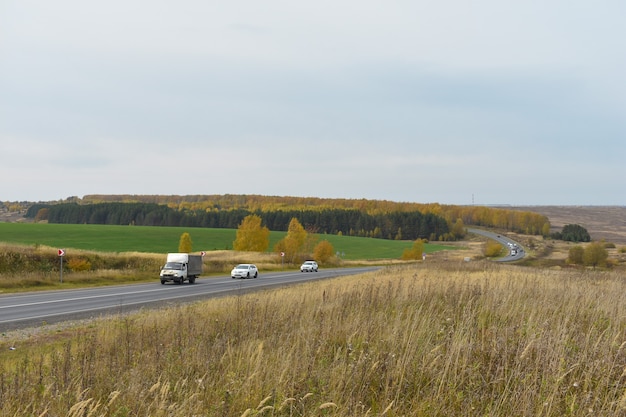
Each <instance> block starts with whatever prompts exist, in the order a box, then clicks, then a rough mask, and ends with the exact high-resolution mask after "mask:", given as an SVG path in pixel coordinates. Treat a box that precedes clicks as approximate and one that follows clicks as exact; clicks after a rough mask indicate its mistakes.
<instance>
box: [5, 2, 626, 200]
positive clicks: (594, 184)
mask: <svg viewBox="0 0 626 417" xmlns="http://www.w3.org/2000/svg"><path fill="white" fill-rule="evenodd" d="M625 19H626V2H624V1H623V0H613V1H610V0H597V1H589V0H584V1H581V0H550V1H544V0H523V1H521V0H520V1H503V0H478V1H471V2H470V1H464V0H458V1H450V0H442V1H430V0H429V1H427V0H388V1H381V0H377V1H372V0H358V1H357V0H347V1H341V0H333V1H327V0H316V1H289V0H283V1H281V0H266V1H253V0H250V1H240V0H229V1H212V0H202V1H201V0H177V1H161V0H150V1H148V0H108V1H100V2H92V1H84V0H56V1H50V0H0V144H1V148H0V150H1V156H2V160H1V163H0V178H1V183H0V201H24V200H25V201H50V200H58V199H64V198H67V197H69V196H78V197H82V196H84V195H87V194H162V195H170V194H177V195H185V194H261V195H273V196H304V197H324V198H350V199H353V198H354V199H361V198H365V199H379V200H392V201H402V202H407V201H408V202H418V203H431V202H438V203H443V204H472V203H474V204H513V205H543V204H546V205H625V204H626V198H625V196H626V168H625V166H626V52H625V51H626V25H625V24H624V21H625Z"/></svg>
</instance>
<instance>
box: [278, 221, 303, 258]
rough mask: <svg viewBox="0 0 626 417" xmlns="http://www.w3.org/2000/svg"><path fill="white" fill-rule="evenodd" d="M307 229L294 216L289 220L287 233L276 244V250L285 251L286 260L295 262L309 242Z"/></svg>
mask: <svg viewBox="0 0 626 417" xmlns="http://www.w3.org/2000/svg"><path fill="white" fill-rule="evenodd" d="M307 235H308V233H307V231H306V230H304V227H302V225H301V224H300V222H299V221H298V219H296V218H295V217H293V218H292V219H291V221H290V222H289V227H288V229H287V235H286V236H285V237H284V238H282V239H281V240H280V241H278V243H276V245H275V246H274V250H275V251H276V252H284V253H285V260H286V261H287V262H289V263H293V262H294V261H295V260H296V258H297V257H298V255H301V254H302V250H303V249H304V246H305V244H306V242H307Z"/></svg>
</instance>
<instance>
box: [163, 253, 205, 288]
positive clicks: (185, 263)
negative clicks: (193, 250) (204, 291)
mask: <svg viewBox="0 0 626 417" xmlns="http://www.w3.org/2000/svg"><path fill="white" fill-rule="evenodd" d="M200 274H202V256H201V255H190V254H188V253H168V254H167V261H166V262H165V265H164V266H163V267H161V274H160V276H161V284H165V283H166V282H168V281H172V282H174V283H175V284H182V283H183V282H185V281H189V283H190V284H193V283H195V282H196V278H198V277H199V276H200Z"/></svg>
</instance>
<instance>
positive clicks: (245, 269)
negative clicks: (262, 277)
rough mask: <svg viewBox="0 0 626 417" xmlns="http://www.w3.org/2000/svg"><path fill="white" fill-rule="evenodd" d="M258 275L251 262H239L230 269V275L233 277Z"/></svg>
mask: <svg viewBox="0 0 626 417" xmlns="http://www.w3.org/2000/svg"><path fill="white" fill-rule="evenodd" d="M258 276H259V270H258V269H257V267H256V265H253V264H239V265H237V266H236V267H234V268H233V270H232V271H230V277H231V278H232V279H235V278H256V277H258Z"/></svg>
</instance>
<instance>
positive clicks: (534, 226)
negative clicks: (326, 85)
mask: <svg viewBox="0 0 626 417" xmlns="http://www.w3.org/2000/svg"><path fill="white" fill-rule="evenodd" d="M62 203H76V204H79V205H81V206H82V205H99V204H102V203H109V204H113V203H128V204H136V203H142V204H154V205H158V206H165V207H169V208H170V209H172V210H174V211H173V212H171V211H167V212H166V211H163V212H160V211H158V210H156V209H155V210H152V214H151V216H150V218H149V219H143V221H144V222H146V223H150V222H152V224H157V223H160V222H168V223H171V224H176V222H177V220H178V221H190V220H189V219H185V220H182V219H180V217H183V215H182V213H204V212H212V213H220V214H217V215H215V214H214V215H212V216H210V218H207V219H204V215H201V216H200V218H202V219H203V221H206V222H209V221H210V222H212V223H211V225H204V226H205V227H229V228H236V227H237V224H235V223H237V220H239V221H240V220H241V219H243V217H245V216H246V215H247V214H249V213H261V214H263V215H264V216H263V218H264V220H266V217H267V216H265V214H270V213H280V212H286V213H296V212H297V213H300V212H306V213H311V214H310V215H311V216H313V212H320V213H321V212H324V213H332V215H335V214H336V213H338V212H340V211H346V212H347V213H345V215H346V216H351V217H352V216H354V214H352V213H353V212H357V213H364V214H365V215H368V216H373V217H372V218H375V219H378V218H377V217H375V216H388V215H390V213H415V212H419V213H421V214H423V215H427V214H428V215H434V216H435V217H436V218H443V219H445V221H446V223H447V226H448V228H452V226H453V225H454V224H455V223H456V222H457V221H458V220H459V219H460V220H461V222H462V224H464V225H473V226H484V227H492V228H497V229H501V230H506V231H511V232H516V233H522V234H530V235H543V236H546V237H547V236H549V234H550V222H549V220H548V218H547V217H546V216H544V215H541V214H539V213H535V212H530V211H523V210H512V209H508V208H504V207H486V206H474V205H461V206H459V205H446V204H439V203H426V204H423V203H412V202H394V201H388V200H366V199H341V198H335V199H331V198H319V197H290V196H262V195H256V194H241V195H240V194H223V195H131V194H116V195H115V194H114V195H98V194H94V195H86V196H84V197H82V198H79V197H76V196H72V197H68V198H66V199H65V200H59V201H55V202H47V203H46V204H50V205H56V204H62ZM231 212H232V213H231ZM234 213H238V216H239V217H237V218H236V219H235V220H234V221H233V220H232V218H233V214H234ZM279 215H280V214H279ZM281 217H284V218H283V219H282V221H281V222H282V225H281V229H273V230H285V229H284V228H285V227H286V226H285V225H286V224H287V223H288V221H289V220H285V218H289V217H290V215H286V216H281ZM322 217H326V214H322ZM163 218H165V220H163ZM168 218H169V219H168ZM268 221H269V219H268ZM330 221H332V220H330ZM225 222H227V223H228V225H226V226H217V224H224V223H225ZM342 222H343V221H342ZM369 223H370V220H368V219H366V218H364V220H363V221H362V222H361V224H351V226H350V228H345V229H346V230H341V229H340V228H336V229H337V231H341V232H342V233H344V234H354V235H360V236H374V237H381V238H386V239H388V238H396V237H397V232H398V230H395V231H393V230H392V231H390V230H389V228H385V227H382V226H380V227H379V229H378V230H375V229H372V228H370V227H368V224H369ZM120 224H130V223H129V222H120ZM137 224H142V223H137ZM350 229H352V232H350ZM401 232H402V234H404V232H405V227H402V230H401ZM329 233H332V232H329ZM390 233H391V235H392V236H391V237H390V236H389V235H390ZM435 233H436V234H437V233H438V232H435ZM419 235H420V236H419V237H421V238H424V237H426V238H430V236H429V235H424V233H419ZM407 236H408V235H407ZM438 236H439V237H441V238H442V239H443V240H448V239H453V238H454V233H452V234H451V235H446V234H445V232H440V233H439V234H438Z"/></svg>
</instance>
